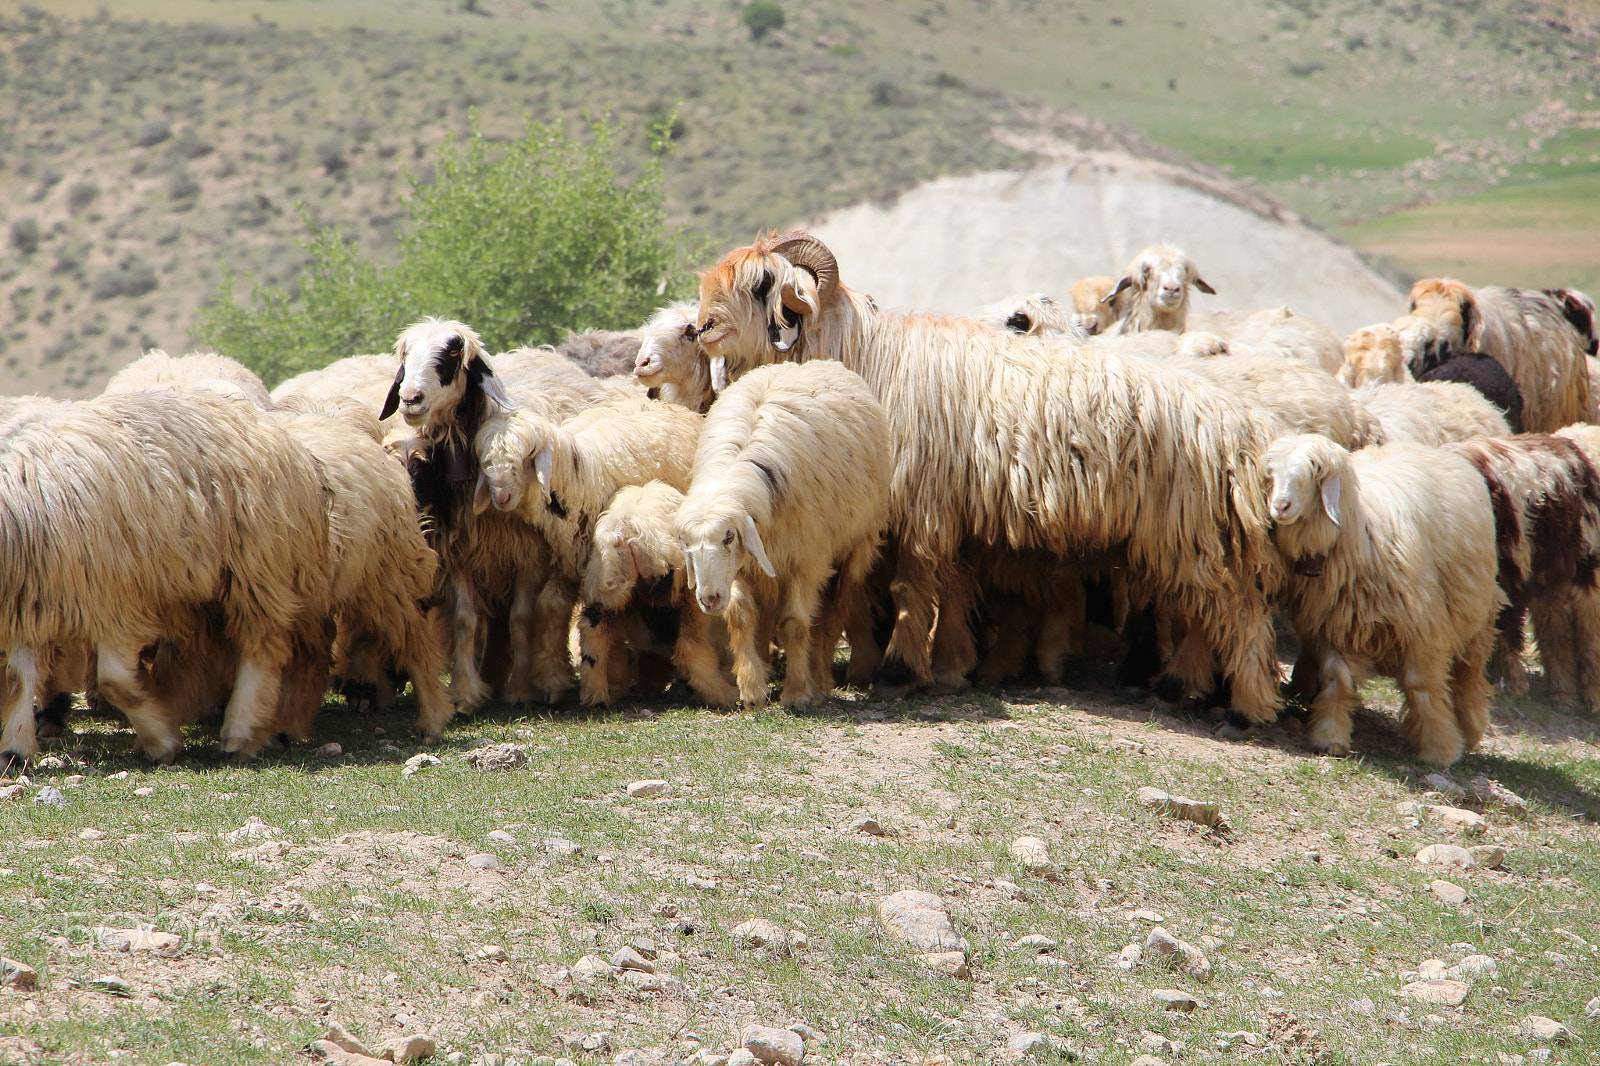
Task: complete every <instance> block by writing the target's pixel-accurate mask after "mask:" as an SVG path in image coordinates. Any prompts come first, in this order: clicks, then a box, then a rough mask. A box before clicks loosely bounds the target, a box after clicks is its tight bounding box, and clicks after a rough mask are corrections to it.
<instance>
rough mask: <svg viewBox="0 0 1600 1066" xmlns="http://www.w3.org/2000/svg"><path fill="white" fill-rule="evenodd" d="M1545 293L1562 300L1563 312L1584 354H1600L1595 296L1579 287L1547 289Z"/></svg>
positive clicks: (1599, 322)
mask: <svg viewBox="0 0 1600 1066" xmlns="http://www.w3.org/2000/svg"><path fill="white" fill-rule="evenodd" d="M1544 292H1545V295H1546V296H1549V297H1550V298H1552V299H1555V300H1560V301H1561V314H1562V316H1563V317H1564V318H1566V320H1567V323H1568V324H1569V325H1571V326H1572V329H1573V332H1575V333H1576V334H1577V335H1578V342H1579V347H1580V348H1582V349H1583V354H1584V355H1600V319H1597V317H1596V311H1595V306H1594V297H1592V296H1590V295H1589V294H1588V293H1586V292H1582V291H1580V290H1578V289H1546V290H1544Z"/></svg>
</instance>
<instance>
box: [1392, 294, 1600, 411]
mask: <svg viewBox="0 0 1600 1066" xmlns="http://www.w3.org/2000/svg"><path fill="white" fill-rule="evenodd" d="M1568 291H1569V290H1557V292H1560V293H1562V294H1563V295H1553V294H1552V293H1550V292H1542V291H1539V290H1537V289H1504V288H1499V287H1496V286H1489V287H1485V288H1481V289H1470V288H1468V287H1467V286H1465V285H1463V284H1462V283H1461V282H1459V281H1455V280H1453V279H1450V278H1429V279H1425V280H1423V281H1419V282H1417V283H1416V284H1415V285H1413V286H1412V287H1411V309H1410V310H1411V314H1412V315H1414V316H1416V317H1417V318H1421V319H1425V320H1427V321H1428V322H1430V323H1432V326H1433V338H1432V341H1431V343H1424V345H1423V347H1422V348H1421V349H1420V350H1411V351H1407V353H1406V358H1407V360H1408V362H1409V363H1410V366H1411V372H1412V373H1413V374H1416V375H1421V374H1422V373H1423V372H1424V371H1426V370H1428V369H1430V368H1431V367H1432V366H1433V365H1435V364H1436V363H1439V362H1442V361H1443V360H1444V359H1446V358H1448V357H1449V356H1451V355H1453V354H1457V353H1460V352H1481V353H1482V354H1484V355H1487V356H1489V357H1490V358H1491V359H1493V360H1495V361H1496V362H1498V363H1499V364H1500V365H1501V366H1503V367H1505V368H1506V372H1507V373H1509V374H1510V375H1511V378H1512V380H1514V381H1515V382H1516V383H1517V388H1519V389H1520V390H1522V405H1523V406H1522V421H1523V427H1524V428H1525V429H1527V430H1528V431H1529V432H1533V433H1551V432H1554V431H1555V430H1557V429H1560V428H1561V427H1562V426H1566V425H1570V424H1572V423H1573V422H1579V421H1582V420H1583V419H1584V418H1586V417H1588V415H1589V412H1590V403H1591V399H1590V395H1589V392H1590V390H1589V368H1588V363H1587V356H1586V354H1585V351H1586V349H1587V347H1588V345H1589V343H1590V339H1591V338H1590V337H1589V336H1588V335H1587V334H1583V333H1581V332H1580V330H1579V329H1576V328H1574V326H1573V323H1572V321H1571V319H1569V317H1568V313H1569V306H1568V302H1569V301H1568V299H1567V297H1566V295H1565V294H1566V293H1567V292H1568ZM1574 303H1575V306H1576V302H1574Z"/></svg>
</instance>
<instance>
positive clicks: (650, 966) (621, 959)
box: [611, 947, 656, 973]
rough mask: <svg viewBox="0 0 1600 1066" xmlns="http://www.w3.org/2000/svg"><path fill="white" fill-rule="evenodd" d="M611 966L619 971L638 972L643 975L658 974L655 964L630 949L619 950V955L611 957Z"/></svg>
mask: <svg viewBox="0 0 1600 1066" xmlns="http://www.w3.org/2000/svg"><path fill="white" fill-rule="evenodd" d="M611 965H613V966H615V967H616V968H617V969H619V970H638V971H640V972H641V973H655V972H656V967H655V964H654V963H653V962H651V961H650V960H649V959H647V958H645V957H644V956H643V955H641V954H639V953H638V952H637V951H635V950H633V949H632V948H628V947H623V948H618V949H617V953H616V954H615V955H613V956H611Z"/></svg>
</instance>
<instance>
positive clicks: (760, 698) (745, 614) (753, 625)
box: [723, 580, 771, 707]
mask: <svg viewBox="0 0 1600 1066" xmlns="http://www.w3.org/2000/svg"><path fill="white" fill-rule="evenodd" d="M764 613H766V612H763V611H762V610H761V605H760V604H759V603H757V602H756V599H755V596H754V595H753V594H752V592H751V589H750V587H749V586H748V585H747V584H746V583H745V582H743V581H741V580H735V581H734V583H733V588H732V589H731V590H730V591H729V593H728V608H727V610H726V611H724V612H723V617H724V618H725V619H727V623H728V646H729V647H730V648H731V649H732V651H733V676H734V678H735V679H736V680H737V682H738V685H739V701H740V702H741V703H743V704H744V705H745V706H747V707H760V706H763V705H764V704H765V703H766V702H767V674H768V671H769V667H768V660H767V656H765V655H763V654H762V651H763V650H764V648H766V647H770V646H771V645H770V640H768V639H765V635H766V633H767V629H768V625H767V623H769V622H770V619H768V618H763V617H762V616H763V614H764ZM758 636H759V637H762V638H763V639H762V640H761V643H762V645H763V646H764V648H757V638H758Z"/></svg>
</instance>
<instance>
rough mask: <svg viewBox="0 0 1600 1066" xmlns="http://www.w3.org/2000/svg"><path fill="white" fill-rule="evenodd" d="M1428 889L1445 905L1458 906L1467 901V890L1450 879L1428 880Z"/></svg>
mask: <svg viewBox="0 0 1600 1066" xmlns="http://www.w3.org/2000/svg"><path fill="white" fill-rule="evenodd" d="M1428 891H1429V892H1432V893H1433V894H1434V896H1435V898H1437V899H1438V900H1439V902H1440V903H1443V904H1445V905H1446V906H1450V907H1459V906H1461V904H1463V903H1465V902H1466V901H1467V890H1466V889H1464V888H1462V887H1461V886H1460V885H1458V884H1454V883H1453V882H1450V881H1429V882H1428Z"/></svg>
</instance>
